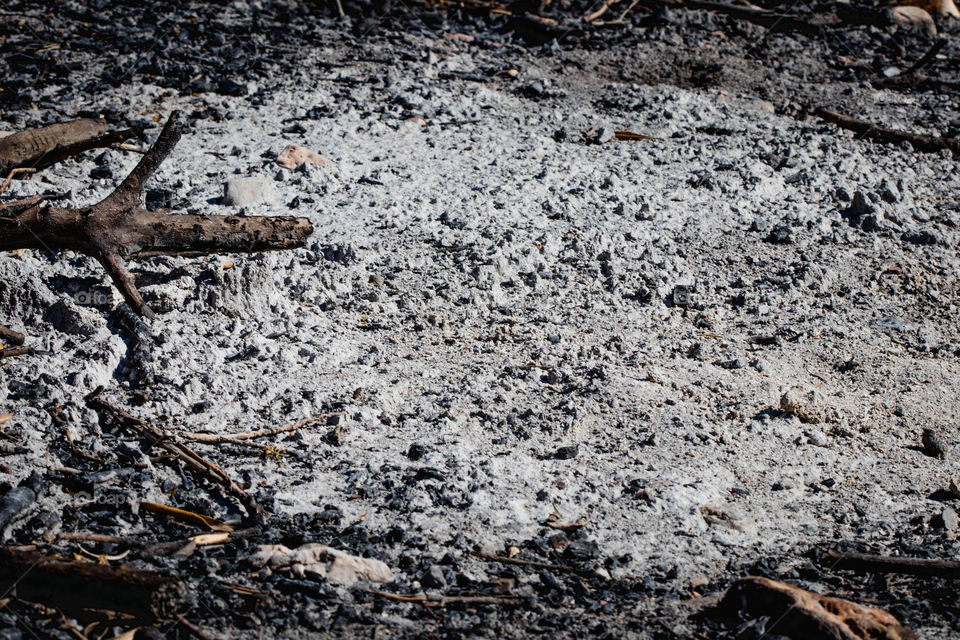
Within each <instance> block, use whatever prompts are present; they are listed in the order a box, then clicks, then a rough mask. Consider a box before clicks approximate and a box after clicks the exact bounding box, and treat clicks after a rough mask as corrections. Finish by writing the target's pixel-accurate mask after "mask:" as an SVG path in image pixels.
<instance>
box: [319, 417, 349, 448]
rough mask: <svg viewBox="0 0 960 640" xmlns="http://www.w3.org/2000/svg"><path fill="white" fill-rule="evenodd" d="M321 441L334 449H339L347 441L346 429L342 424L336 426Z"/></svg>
mask: <svg viewBox="0 0 960 640" xmlns="http://www.w3.org/2000/svg"><path fill="white" fill-rule="evenodd" d="M323 439H324V440H325V441H326V442H327V444H332V445H333V446H335V447H339V446H340V445H342V444H343V443H344V441H345V440H346V439H347V428H346V427H345V426H344V425H343V424H342V423H341V424H338V425H337V426H335V427H334V428H333V429H330V431H328V432H327V435H325V436H324V437H323Z"/></svg>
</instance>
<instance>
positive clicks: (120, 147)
mask: <svg viewBox="0 0 960 640" xmlns="http://www.w3.org/2000/svg"><path fill="white" fill-rule="evenodd" d="M110 148H111V149H114V150H116V151H129V152H131V153H139V154H141V155H143V154H145V153H148V152H149V151H150V149H148V148H146V147H138V146H137V145H134V144H128V143H126V142H123V143H121V144H113V145H110Z"/></svg>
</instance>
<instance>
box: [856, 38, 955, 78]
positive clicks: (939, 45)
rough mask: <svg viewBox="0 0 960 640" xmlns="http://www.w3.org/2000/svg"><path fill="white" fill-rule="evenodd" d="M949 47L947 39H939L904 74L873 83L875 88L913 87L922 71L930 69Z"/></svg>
mask: <svg viewBox="0 0 960 640" xmlns="http://www.w3.org/2000/svg"><path fill="white" fill-rule="evenodd" d="M945 46H947V39H946V38H938V39H937V41H936V42H934V43H933V46H932V47H930V49H928V50H927V52H926V53H925V54H923V56H921V57H920V59H919V60H917V61H916V62H914V63H913V65H911V66H910V68H909V69H907V70H906V71H904V72H903V73H900V74H897V75H895V76H893V77H892V78H880V79H878V80H874V81H873V86H874V87H875V88H877V89H891V88H894V87H900V86H911V85H913V84H914V83H916V82H917V81H918V80H919V79H920V71H921V70H922V69H925V68H926V67H928V66H929V65H930V64H931V63H932V62H933V60H934V58H935V57H936V55H937V54H938V53H940V51H941V50H942V49H943V48H944V47H945Z"/></svg>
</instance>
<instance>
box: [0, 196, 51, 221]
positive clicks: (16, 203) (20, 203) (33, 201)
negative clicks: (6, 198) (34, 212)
mask: <svg viewBox="0 0 960 640" xmlns="http://www.w3.org/2000/svg"><path fill="white" fill-rule="evenodd" d="M41 202H43V196H30V197H28V198H21V199H20V200H13V201H11V202H4V203H3V204H0V211H7V210H8V209H9V210H10V212H9V213H5V214H3V215H4V216H7V217H9V216H15V215H17V214H18V213H20V212H22V211H26V210H27V209H29V208H30V207H35V206H37V205H38V204H40V203H41ZM0 221H2V220H0Z"/></svg>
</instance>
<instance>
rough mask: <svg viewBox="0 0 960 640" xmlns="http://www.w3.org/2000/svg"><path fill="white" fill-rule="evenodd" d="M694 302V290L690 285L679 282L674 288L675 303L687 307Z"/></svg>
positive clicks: (677, 305)
mask: <svg viewBox="0 0 960 640" xmlns="http://www.w3.org/2000/svg"><path fill="white" fill-rule="evenodd" d="M692 303H693V292H692V291H691V290H690V287H688V286H686V285H682V284H678V285H677V286H675V287H674V288H673V305H674V306H676V307H687V306H690V305H691V304H692Z"/></svg>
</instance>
